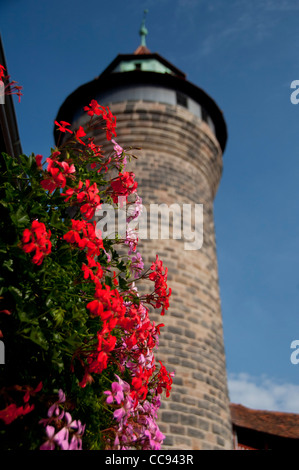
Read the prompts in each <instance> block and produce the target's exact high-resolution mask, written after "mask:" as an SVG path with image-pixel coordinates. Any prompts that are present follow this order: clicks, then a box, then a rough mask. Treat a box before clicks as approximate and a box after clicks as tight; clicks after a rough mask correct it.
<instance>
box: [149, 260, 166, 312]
mask: <svg viewBox="0 0 299 470" xmlns="http://www.w3.org/2000/svg"><path fill="white" fill-rule="evenodd" d="M151 270H152V272H151V273H150V274H149V276H148V277H149V279H150V280H151V281H154V282H155V291H154V293H153V294H150V295H147V301H148V302H149V303H150V304H151V305H152V306H153V307H155V308H160V307H162V310H161V315H164V314H165V310H168V307H169V297H170V296H171V289H170V288H169V289H168V292H167V268H165V269H164V268H163V262H162V261H161V260H159V257H158V255H156V261H155V262H153V263H152V265H151Z"/></svg>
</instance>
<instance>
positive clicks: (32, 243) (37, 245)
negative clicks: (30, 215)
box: [22, 220, 52, 265]
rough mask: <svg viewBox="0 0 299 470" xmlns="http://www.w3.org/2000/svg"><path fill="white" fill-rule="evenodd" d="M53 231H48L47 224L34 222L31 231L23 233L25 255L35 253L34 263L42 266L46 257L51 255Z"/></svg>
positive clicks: (27, 230)
mask: <svg viewBox="0 0 299 470" xmlns="http://www.w3.org/2000/svg"><path fill="white" fill-rule="evenodd" d="M50 237H51V230H49V231H48V232H47V231H46V227H45V224H43V223H41V222H38V221H37V220H34V221H33V222H32V224H31V229H30V230H29V229H27V228H26V229H25V230H24V232H23V238H22V243H23V246H22V248H23V250H24V251H25V253H31V252H34V251H35V254H34V256H33V258H32V261H33V263H35V264H37V265H40V264H41V263H42V261H43V259H44V257H45V256H46V255H48V254H50V253H51V249H52V243H51V241H50Z"/></svg>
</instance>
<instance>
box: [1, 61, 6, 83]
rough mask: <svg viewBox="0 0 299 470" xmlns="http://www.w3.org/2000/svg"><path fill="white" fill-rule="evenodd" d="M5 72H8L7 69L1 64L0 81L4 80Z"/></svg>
mask: <svg viewBox="0 0 299 470" xmlns="http://www.w3.org/2000/svg"><path fill="white" fill-rule="evenodd" d="M4 70H5V71H6V69H5V68H4V67H3V65H1V64H0V80H2V78H4Z"/></svg>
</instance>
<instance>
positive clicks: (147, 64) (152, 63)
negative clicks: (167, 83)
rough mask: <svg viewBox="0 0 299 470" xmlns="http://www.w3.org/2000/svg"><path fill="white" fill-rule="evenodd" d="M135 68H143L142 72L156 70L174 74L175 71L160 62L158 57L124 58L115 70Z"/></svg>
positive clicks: (124, 70)
mask: <svg viewBox="0 0 299 470" xmlns="http://www.w3.org/2000/svg"><path fill="white" fill-rule="evenodd" d="M133 70H141V71H142V72H156V73H170V74H172V75H174V73H173V71H172V70H171V69H170V68H168V67H166V66H165V65H164V64H162V63H161V62H159V61H158V60H157V59H153V58H151V57H149V58H146V59H144V58H142V59H141V58H138V56H136V59H133V60H122V61H121V62H120V63H119V64H118V65H117V67H115V69H114V70H113V72H131V71H133Z"/></svg>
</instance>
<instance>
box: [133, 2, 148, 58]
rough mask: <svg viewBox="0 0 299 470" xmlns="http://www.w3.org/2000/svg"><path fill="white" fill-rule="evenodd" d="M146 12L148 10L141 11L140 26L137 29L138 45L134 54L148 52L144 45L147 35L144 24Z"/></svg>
mask: <svg viewBox="0 0 299 470" xmlns="http://www.w3.org/2000/svg"><path fill="white" fill-rule="evenodd" d="M147 13H148V10H144V11H143V18H142V22H141V26H140V29H139V35H140V38H141V40H140V46H139V47H138V48H137V49H136V51H135V52H134V54H150V50H149V49H148V48H147V46H146V36H147V35H148V30H147V28H146V26H145V18H146V15H147Z"/></svg>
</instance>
